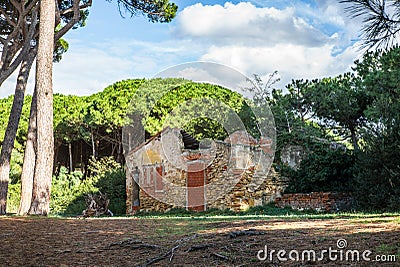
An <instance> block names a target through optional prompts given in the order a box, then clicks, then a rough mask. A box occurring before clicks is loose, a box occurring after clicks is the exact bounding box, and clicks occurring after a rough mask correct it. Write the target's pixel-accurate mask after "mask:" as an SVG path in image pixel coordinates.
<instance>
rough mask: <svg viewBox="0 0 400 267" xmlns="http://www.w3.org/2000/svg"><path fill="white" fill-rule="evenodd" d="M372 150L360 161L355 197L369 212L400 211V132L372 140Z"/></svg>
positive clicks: (367, 151)
mask: <svg viewBox="0 0 400 267" xmlns="http://www.w3.org/2000/svg"><path fill="white" fill-rule="evenodd" d="M369 139H373V140H368V139H366V140H367V141H368V143H369V144H370V146H368V147H367V148H366V151H365V152H363V153H360V155H359V156H358V158H357V163H356V166H357V168H356V169H357V173H356V175H355V181H354V184H355V192H354V196H355V199H356V203H357V205H358V208H360V209H362V210H366V211H399V210H400V165H399V160H398V159H399V158H400V150H399V148H400V141H399V140H400V131H399V132H398V133H396V134H392V135H387V136H385V137H369Z"/></svg>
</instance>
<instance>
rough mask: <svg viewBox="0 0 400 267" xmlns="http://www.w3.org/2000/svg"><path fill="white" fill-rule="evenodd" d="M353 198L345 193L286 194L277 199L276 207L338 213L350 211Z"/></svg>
mask: <svg viewBox="0 0 400 267" xmlns="http://www.w3.org/2000/svg"><path fill="white" fill-rule="evenodd" d="M352 203H353V198H352V197H351V195H350V194H348V193H344V192H338V193H336V192H313V193H309V194H284V195H283V196H282V197H278V198H277V199H276V202H275V204H276V206H277V207H280V208H284V207H291V208H292V209H297V210H307V209H308V210H315V211H325V212H336V211H343V210H349V209H350V208H351V207H352Z"/></svg>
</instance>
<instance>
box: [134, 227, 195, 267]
mask: <svg viewBox="0 0 400 267" xmlns="http://www.w3.org/2000/svg"><path fill="white" fill-rule="evenodd" d="M197 237H198V234H194V235H192V236H187V237H184V238H181V239H178V240H176V241H175V243H178V245H176V246H174V247H173V248H171V249H170V250H168V251H167V252H166V253H164V254H162V255H160V256H158V257H155V258H152V259H148V260H147V261H146V263H145V264H143V265H141V267H147V266H149V265H151V264H153V263H156V262H159V261H161V260H163V259H166V258H167V257H169V262H171V261H172V259H173V258H174V256H175V254H174V252H175V250H177V249H178V248H179V247H180V246H181V245H182V244H183V243H186V242H188V241H190V240H193V239H195V238H197Z"/></svg>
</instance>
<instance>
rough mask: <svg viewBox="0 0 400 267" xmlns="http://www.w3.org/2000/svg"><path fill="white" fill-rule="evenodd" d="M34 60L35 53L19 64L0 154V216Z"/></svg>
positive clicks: (5, 203)
mask: <svg viewBox="0 0 400 267" xmlns="http://www.w3.org/2000/svg"><path fill="white" fill-rule="evenodd" d="M34 59H35V51H32V53H31V54H30V55H29V56H28V57H27V59H26V60H24V61H23V62H22V63H21V67H20V71H19V74H18V78H17V85H16V88H15V93H14V100H13V104H12V108H11V112H10V116H9V119H8V125H7V129H6V132H5V134H4V140H3V145H2V147H1V154H0V215H4V214H6V208H7V193H8V180H9V175H10V161H11V153H12V150H13V148H14V141H15V137H16V135H17V130H18V125H19V120H20V118H21V112H22V106H23V105H24V98H25V90H26V85H27V83H28V77H29V72H30V70H31V68H32V64H33V61H34Z"/></svg>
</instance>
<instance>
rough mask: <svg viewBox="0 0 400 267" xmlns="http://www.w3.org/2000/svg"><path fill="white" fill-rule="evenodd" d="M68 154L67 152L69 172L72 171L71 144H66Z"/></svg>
mask: <svg viewBox="0 0 400 267" xmlns="http://www.w3.org/2000/svg"><path fill="white" fill-rule="evenodd" d="M68 154H69V172H70V173H72V172H73V171H74V170H73V167H72V144H71V143H69V144H68Z"/></svg>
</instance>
